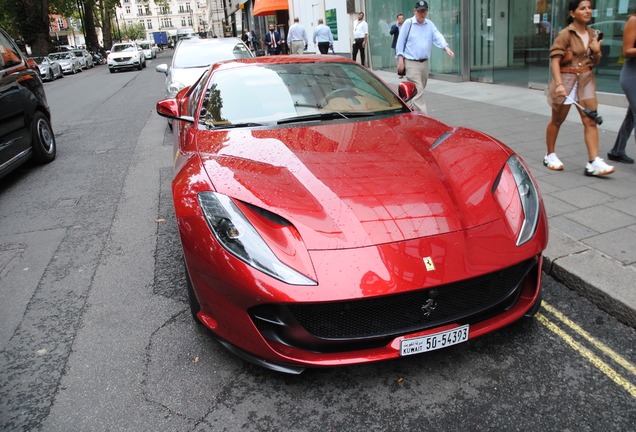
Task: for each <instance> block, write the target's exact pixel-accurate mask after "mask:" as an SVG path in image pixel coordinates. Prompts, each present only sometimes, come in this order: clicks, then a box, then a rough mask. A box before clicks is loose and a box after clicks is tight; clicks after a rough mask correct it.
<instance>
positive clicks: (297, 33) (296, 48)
mask: <svg viewBox="0 0 636 432" xmlns="http://www.w3.org/2000/svg"><path fill="white" fill-rule="evenodd" d="M308 44H309V39H307V32H306V31H305V27H303V26H301V25H300V20H299V19H298V17H296V18H294V24H293V25H292V26H291V27H290V28H289V31H288V32H287V45H289V50H290V52H291V53H292V54H302V53H303V51H304V50H306V49H307V45H308Z"/></svg>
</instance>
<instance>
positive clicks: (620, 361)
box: [542, 301, 636, 376]
mask: <svg viewBox="0 0 636 432" xmlns="http://www.w3.org/2000/svg"><path fill="white" fill-rule="evenodd" d="M542 306H543V308H544V309H545V310H547V311H548V312H550V313H551V314H552V315H554V316H555V317H557V318H558V319H559V320H560V321H561V322H563V323H564V324H565V325H567V326H568V327H570V328H571V329H572V330H574V331H575V332H577V333H578V334H580V335H581V336H583V337H584V338H585V339H586V340H587V341H589V342H590V343H592V344H593V345H594V346H595V347H596V348H598V349H599V350H601V351H603V352H604V353H605V354H607V355H608V356H609V357H610V358H611V359H612V360H614V361H615V362H616V363H618V364H619V365H621V366H622V367H624V368H625V369H627V370H628V371H629V372H630V373H631V374H632V375H634V376H636V366H634V365H633V364H631V363H630V362H629V361H628V360H626V359H624V358H623V357H621V356H620V355H619V354H618V353H616V352H615V351H613V350H612V349H611V348H610V347H608V346H607V345H605V344H604V343H603V342H601V341H599V340H596V339H594V338H593V337H592V335H590V334H589V333H588V332H586V331H585V330H583V329H582V328H581V327H580V326H579V325H578V324H576V323H575V322H574V321H572V320H571V319H570V318H568V317H566V316H565V315H563V314H562V313H561V312H559V311H558V310H556V309H555V308H554V307H552V306H550V305H549V304H548V303H546V302H545V301H544V302H543V303H542Z"/></svg>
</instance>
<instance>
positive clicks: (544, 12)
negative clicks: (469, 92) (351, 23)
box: [366, 0, 636, 93]
mask: <svg viewBox="0 0 636 432" xmlns="http://www.w3.org/2000/svg"><path fill="white" fill-rule="evenodd" d="M428 3H429V14H428V18H429V19H430V20H431V21H433V22H434V23H435V25H436V26H437V28H438V29H439V30H440V31H441V32H442V34H443V35H444V37H445V38H446V40H447V42H448V43H449V44H450V46H451V48H452V49H453V51H455V54H456V57H455V59H454V60H452V59H450V57H448V56H446V55H443V52H442V51H441V50H437V49H434V50H433V56H432V58H431V73H432V74H442V75H446V76H448V78H449V80H456V79H458V77H461V79H463V80H468V79H470V80H474V81H481V82H488V83H494V84H505V85H513V86H522V87H534V88H543V87H544V86H545V85H547V83H548V82H549V80H550V67H549V58H548V53H549V49H550V46H551V44H552V41H553V40H554V38H555V37H556V35H557V34H558V32H559V31H560V30H562V29H563V28H564V27H565V26H566V18H567V16H568V13H567V6H568V3H569V0H514V1H513V0H445V1H442V0H430V1H429V2H428ZM413 4H414V1H413V0H408V1H407V0H398V1H391V2H388V1H386V0H367V2H366V5H367V17H366V18H367V22H368V23H369V38H370V44H371V61H372V66H373V67H374V68H376V69H393V68H395V65H396V61H395V52H394V50H393V49H391V41H392V36H390V35H389V30H390V28H391V26H392V25H393V24H394V23H395V19H396V15H397V14H398V13H403V14H404V16H405V18H407V19H408V18H410V17H412V16H413ZM592 7H594V8H595V9H594V17H593V19H592V22H591V24H590V26H591V27H593V28H595V29H598V30H600V31H602V32H603V33H604V37H603V45H602V51H603V59H602V60H601V63H600V64H599V65H598V67H596V68H595V73H596V83H597V88H598V91H601V92H609V93H622V90H621V88H620V85H619V82H618V76H619V74H620V70H621V67H622V65H623V63H624V58H623V56H622V38H623V28H624V26H625V22H626V20H627V18H628V17H629V15H631V14H632V13H633V12H634V10H635V9H636V0H597V1H592ZM462 17H465V19H464V20H463V21H462ZM465 35H468V36H467V37H464V36H465Z"/></svg>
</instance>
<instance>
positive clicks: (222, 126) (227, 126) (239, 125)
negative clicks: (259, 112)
mask: <svg viewBox="0 0 636 432" xmlns="http://www.w3.org/2000/svg"><path fill="white" fill-rule="evenodd" d="M255 126H271V124H270V125H268V124H266V123H253V122H248V123H228V124H219V125H208V129H209V128H210V127H211V128H212V129H233V128H242V127H255Z"/></svg>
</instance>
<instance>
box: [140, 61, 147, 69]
mask: <svg viewBox="0 0 636 432" xmlns="http://www.w3.org/2000/svg"><path fill="white" fill-rule="evenodd" d="M141 67H143V68H145V67H146V61H145V60H144V63H143V64H142V65H141Z"/></svg>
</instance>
